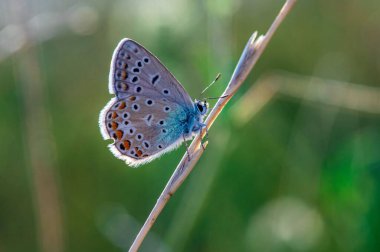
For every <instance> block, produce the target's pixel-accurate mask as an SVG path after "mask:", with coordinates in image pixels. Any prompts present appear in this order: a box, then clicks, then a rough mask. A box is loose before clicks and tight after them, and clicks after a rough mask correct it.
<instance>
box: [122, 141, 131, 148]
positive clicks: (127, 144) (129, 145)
mask: <svg viewBox="0 0 380 252" xmlns="http://www.w3.org/2000/svg"><path fill="white" fill-rule="evenodd" d="M124 146H125V149H127V150H129V149H130V148H131V141H129V140H125V141H124Z"/></svg>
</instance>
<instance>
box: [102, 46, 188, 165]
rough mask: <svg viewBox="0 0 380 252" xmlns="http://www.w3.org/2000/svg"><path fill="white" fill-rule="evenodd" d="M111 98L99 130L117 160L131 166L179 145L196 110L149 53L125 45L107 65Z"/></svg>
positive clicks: (179, 86) (103, 113)
mask: <svg viewBox="0 0 380 252" xmlns="http://www.w3.org/2000/svg"><path fill="white" fill-rule="evenodd" d="M109 85H110V86H109V88H110V92H111V93H114V94H115V95H116V97H115V98H113V99H111V101H110V102H109V103H108V104H107V106H106V107H105V108H104V109H103V110H102V112H101V114H100V126H101V131H102V135H103V137H104V138H105V139H110V138H112V139H114V143H112V144H110V149H111V151H112V152H113V153H114V154H115V156H116V157H118V158H120V159H122V160H125V161H126V162H127V163H128V164H129V165H131V166H138V165H140V164H143V163H146V162H149V161H151V160H153V159H154V158H156V157H158V156H160V155H162V154H163V153H165V152H167V151H170V150H171V149H173V148H175V147H176V146H178V145H179V144H180V143H181V142H182V141H183V135H184V132H185V131H188V129H187V127H188V122H189V121H190V122H191V121H193V120H194V105H193V102H192V101H191V98H190V96H189V95H188V94H187V93H186V91H185V90H184V88H183V87H182V86H181V84H179V82H178V81H177V80H176V79H175V78H174V77H173V75H171V74H170V72H169V71H168V70H167V69H166V68H165V67H164V66H163V65H162V64H161V63H160V61H159V60H158V59H157V58H156V57H154V56H153V55H152V54H151V53H150V52H149V51H147V50H146V49H144V48H143V47H142V46H141V45H139V44H138V43H136V42H134V41H132V40H129V39H124V40H122V41H121V42H120V43H119V45H118V46H117V48H116V49H115V52H114V56H113V59H112V61H111V72H110V80H109Z"/></svg>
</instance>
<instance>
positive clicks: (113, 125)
mask: <svg viewBox="0 0 380 252" xmlns="http://www.w3.org/2000/svg"><path fill="white" fill-rule="evenodd" d="M117 126H119V124H118V123H117V122H112V129H113V130H116V129H117Z"/></svg>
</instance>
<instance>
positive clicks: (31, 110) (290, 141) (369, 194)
mask: <svg viewBox="0 0 380 252" xmlns="http://www.w3.org/2000/svg"><path fill="white" fill-rule="evenodd" d="M282 4H283V1H275V0H265V1H264V0H254V1H252V0H238V1H236V0H208V1H191V0H167V1H155V0H146V1H137V0H136V1H132V0H123V1H122V0H119V1H100V0H93V1H90V0H88V1H85V0H84V1H76V0H64V1H62V0H49V1H44V0H0V83H1V84H0V115H1V119H0V251H10V252H24V251H28V252H32V251H42V252H51V251H53V252H55V251H56V252H63V251H69V252H76V251H78V252H79V251H81V252H82V251H127V250H128V248H129V246H130V244H131V242H132V240H133V238H134V237H135V235H136V234H137V232H138V230H139V228H140V227H141V225H142V224H143V222H144V220H145V218H146V217H147V215H148V214H149V212H150V210H151V208H152V207H153V205H154V204H155V201H156V199H157V197H158V196H159V194H160V193H161V191H162V189H163V187H164V186H165V184H166V182H167V180H168V179H169V177H170V175H171V173H172V172H173V170H174V168H175V167H176V164H177V163H178V161H179V160H180V158H181V157H182V155H183V154H184V153H185V148H184V146H182V147H181V148H179V149H178V150H175V151H173V152H171V153H169V154H166V155H165V156H163V157H161V158H160V159H159V160H156V161H154V162H152V163H150V164H147V165H144V166H142V167H141V168H138V169H132V168H129V167H127V165H125V164H124V163H123V162H122V161H121V160H118V159H116V158H115V157H114V156H113V155H112V154H111V153H110V152H109V150H108V149H107V144H109V142H107V141H104V140H103V139H102V137H101V135H100V131H99V128H98V115H99V112H100V110H101V109H102V107H103V106H104V105H105V104H106V103H107V102H108V100H109V99H110V98H111V95H110V94H109V93H108V87H107V85H108V83H107V81H108V71H109V62H110V59H111V55H112V52H113V49H114V48H115V46H116V45H117V43H118V42H119V40H120V39H122V38H124V37H129V38H133V39H135V40H136V41H138V42H140V43H141V44H143V45H144V46H146V47H147V48H148V49H149V50H151V51H152V52H153V53H154V54H155V55H157V56H158V57H159V58H160V59H161V61H162V62H164V63H165V65H166V66H167V67H168V68H169V69H170V70H171V71H172V73H173V74H174V75H175V76H176V77H177V79H178V80H179V81H180V82H181V83H182V84H183V85H184V87H185V88H186V90H187V91H188V92H189V93H190V95H191V96H192V97H194V98H201V97H202V96H201V95H200V92H201V90H202V89H203V88H204V87H205V86H206V85H207V84H208V83H210V82H211V81H212V80H213V78H214V77H215V75H216V74H217V73H218V72H220V73H222V79H221V80H220V81H219V82H218V83H217V84H215V85H214V86H213V87H212V88H210V89H209V91H208V93H207V96H218V95H220V94H221V92H222V91H223V90H224V88H225V86H226V84H227V82H228V80H229V77H230V76H231V74H232V72H233V69H234V66H235V64H236V62H237V60H238V58H239V56H240V53H241V51H242V49H243V48H244V45H245V43H246V41H247V39H248V38H249V36H250V35H251V33H252V32H253V31H255V30H258V31H259V33H261V34H262V33H265V31H266V29H267V28H268V27H269V25H270V24H271V22H272V21H273V19H274V17H275V16H276V14H277V13H278V11H279V10H280V8H281V6H282ZM379 45H380V2H379V1H378V0H361V1H354V0H341V1H331V0H308V1H302V0H300V1H299V2H298V3H297V4H296V6H295V8H294V10H293V11H292V12H291V13H290V15H289V16H288V17H287V19H286V20H285V22H284V23H283V24H282V25H281V27H280V29H279V30H278V32H277V33H276V34H275V36H274V37H273V39H272V41H271V42H270V44H269V46H268V48H267V49H266V51H265V52H264V54H263V55H262V57H261V58H260V60H259V62H258V64H257V66H256V67H255V69H254V70H253V72H252V73H251V75H250V76H249V78H248V79H247V81H246V82H245V84H244V85H243V86H242V88H241V89H240V90H239V92H238V94H237V95H236V96H235V97H234V98H233V99H232V100H231V102H230V103H229V104H228V106H227V107H226V108H225V110H224V111H223V113H222V114H221V116H220V117H219V118H218V120H217V121H216V123H215V124H214V127H213V128H212V129H211V130H210V136H209V145H208V148H207V150H206V152H205V153H204V155H203V156H202V158H201V160H200V162H199V163H198V165H197V166H196V168H195V169H194V171H193V173H192V174H191V175H190V176H189V178H188V180H187V181H185V183H184V184H183V186H182V187H181V188H180V189H179V190H178V192H177V193H176V194H175V195H174V197H173V198H172V199H171V201H170V202H169V204H168V205H167V207H166V208H165V209H164V211H163V213H162V214H161V215H160V217H159V218H158V220H157V222H156V224H155V225H154V227H153V229H152V231H151V233H150V234H149V236H148V238H147V239H146V240H145V241H144V243H143V246H142V248H141V251H205V252H206V251H379V250H380V239H379V237H380V216H379V213H380V86H379V83H380V74H379V73H380V61H379V59H380V47H379Z"/></svg>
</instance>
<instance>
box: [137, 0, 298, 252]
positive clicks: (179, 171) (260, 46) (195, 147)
mask: <svg viewBox="0 0 380 252" xmlns="http://www.w3.org/2000/svg"><path fill="white" fill-rule="evenodd" d="M295 2H296V0H287V1H286V2H285V4H284V6H283V7H282V9H281V11H280V12H279V14H278V15H277V17H276V19H275V20H274V22H273V23H272V25H271V27H270V28H269V30H268V32H267V33H266V35H264V36H260V37H258V38H257V39H256V36H257V32H255V33H253V34H252V36H251V37H250V39H249V40H248V43H247V45H246V46H245V48H244V51H243V53H242V55H241V57H240V60H239V62H238V64H237V66H236V68H235V71H234V73H233V74H232V77H231V80H230V82H229V84H228V85H227V88H226V89H225V91H224V92H223V94H222V95H221V97H223V96H225V95H227V97H225V98H220V99H219V100H218V101H217V103H216V104H215V106H214V108H213V109H212V111H211V112H210V114H209V116H208V117H207V119H206V122H205V123H206V125H207V128H208V129H209V128H210V127H211V126H212V124H213V122H214V121H215V119H216V118H217V117H218V115H219V114H220V113H221V112H222V110H223V108H224V106H225V105H226V104H227V102H228V101H229V100H230V99H231V98H232V97H233V96H234V94H235V93H236V91H237V90H238V89H239V87H240V86H241V85H242V84H243V82H244V80H245V79H246V78H247V76H248V74H249V73H250V72H251V70H252V68H253V66H254V65H255V64H256V62H257V60H258V59H259V57H260V56H261V54H262V53H263V51H264V49H265V48H266V46H267V44H268V42H269V41H270V39H271V38H272V36H273V34H274V32H275V31H276V30H277V28H278V27H279V25H280V24H281V23H282V21H283V20H284V18H285V17H286V15H287V14H288V13H289V12H290V10H291V8H292V7H293V6H294V4H295ZM205 134H206V130H203V131H202V134H201V135H197V136H196V137H195V139H194V140H193V142H192V143H191V145H190V147H189V149H188V151H189V154H190V157H191V159H190V161H189V160H188V157H187V154H185V155H184V156H183V157H182V160H181V161H180V163H179V164H178V166H177V168H176V169H175V171H174V173H173V175H172V176H171V178H170V179H169V181H168V183H167V184H166V186H165V188H164V190H163V192H162V193H161V195H160V197H159V198H158V200H157V203H156V204H155V206H154V207H153V209H152V211H151V213H150V214H149V216H148V218H147V219H146V221H145V223H144V225H143V227H142V228H141V230H140V232H139V233H138V235H137V237H136V239H135V240H134V242H133V244H132V246H131V247H130V249H129V251H130V252H134V251H137V250H138V249H139V247H140V245H141V243H142V242H143V240H144V238H145V236H146V235H147V233H148V232H149V230H150V228H151V227H152V226H153V224H154V222H155V221H156V219H157V217H158V215H159V214H160V213H161V211H162V209H163V208H164V207H165V205H166V203H167V202H168V200H169V199H170V197H171V196H172V195H173V194H174V193H175V191H176V190H177V189H178V187H179V186H180V185H181V184H182V182H183V181H184V180H185V179H186V177H187V176H188V175H189V173H190V172H191V171H192V170H193V168H194V166H195V164H196V163H197V162H198V160H199V158H200V157H201V155H202V154H203V151H204V149H203V148H201V147H200V146H201V138H202V137H204V135H205ZM206 144H207V142H206Z"/></svg>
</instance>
